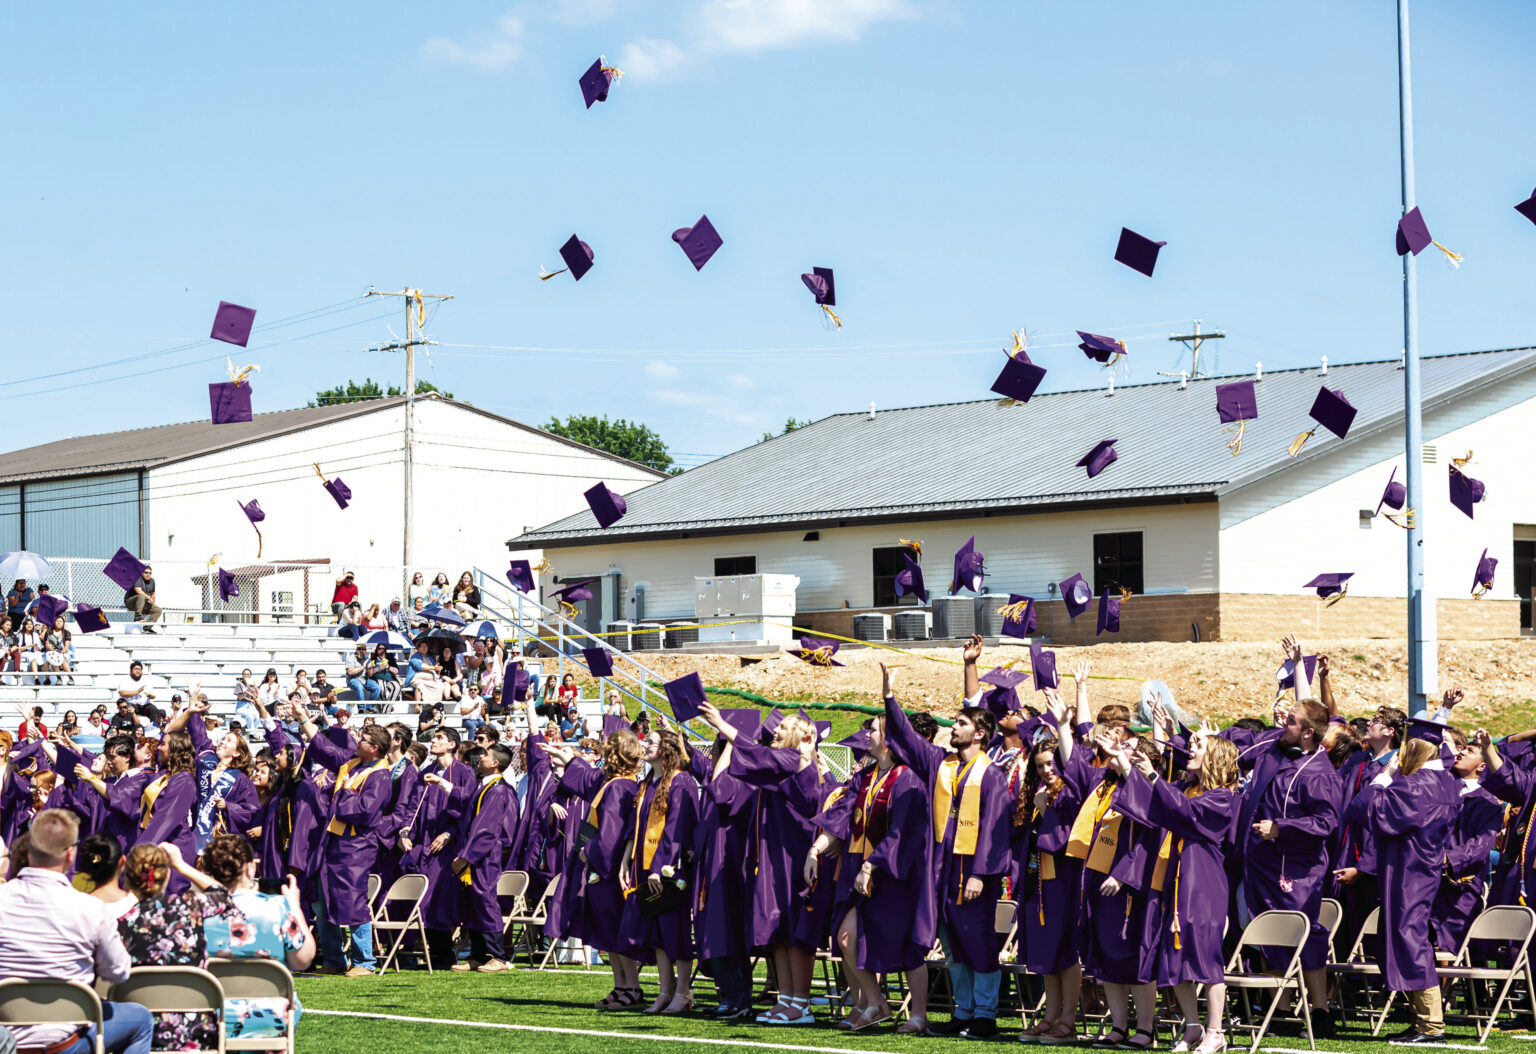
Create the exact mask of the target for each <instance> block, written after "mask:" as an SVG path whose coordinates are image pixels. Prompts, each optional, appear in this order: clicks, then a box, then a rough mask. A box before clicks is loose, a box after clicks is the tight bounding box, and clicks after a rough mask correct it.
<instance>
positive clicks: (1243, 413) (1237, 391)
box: [1216, 381, 1259, 457]
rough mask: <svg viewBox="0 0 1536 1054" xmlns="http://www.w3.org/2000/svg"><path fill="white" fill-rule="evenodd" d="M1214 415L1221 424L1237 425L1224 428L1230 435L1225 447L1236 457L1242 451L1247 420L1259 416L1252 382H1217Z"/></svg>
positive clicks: (1257, 399)
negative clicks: (1218, 418) (1219, 419)
mask: <svg viewBox="0 0 1536 1054" xmlns="http://www.w3.org/2000/svg"><path fill="white" fill-rule="evenodd" d="M1216 415H1217V416H1218V417H1220V418H1221V423H1222V424H1224V425H1236V426H1237V427H1235V428H1227V429H1224V431H1225V432H1226V433H1227V434H1228V435H1229V436H1231V437H1232V438H1230V439H1228V440H1227V449H1228V450H1230V451H1232V456H1233V457H1236V456H1237V455H1238V454H1240V453H1242V451H1243V434H1244V433H1245V432H1246V431H1247V430H1248V422H1249V421H1255V420H1257V419H1258V416H1259V396H1258V392H1257V390H1256V389H1255V388H1254V384H1253V382H1252V381H1232V382H1231V383H1230V384H1218V385H1217V386H1216Z"/></svg>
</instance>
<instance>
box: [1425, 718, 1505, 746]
mask: <svg viewBox="0 0 1536 1054" xmlns="http://www.w3.org/2000/svg"><path fill="white" fill-rule="evenodd" d="M1446 727H1447V726H1445V725H1442V724H1440V723H1439V722H1438V721H1431V720H1430V719H1429V718H1427V717H1410V718H1409V719H1408V730H1407V737H1408V738H1409V739H1422V740H1424V742H1426V743H1433V744H1434V745H1435V746H1437V747H1438V746H1439V745H1440V744H1441V743H1442V742H1443V741H1444V737H1445V729H1446ZM1500 753H1503V750H1502V749H1501V750H1500Z"/></svg>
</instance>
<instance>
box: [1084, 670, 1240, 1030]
mask: <svg viewBox="0 0 1536 1054" xmlns="http://www.w3.org/2000/svg"><path fill="white" fill-rule="evenodd" d="M1152 712H1153V720H1154V721H1156V722H1158V723H1160V724H1162V723H1165V722H1166V723H1167V724H1171V721H1169V720H1168V718H1167V713H1166V711H1164V710H1163V709H1162V705H1161V701H1160V700H1159V699H1157V698H1156V697H1154V699H1153V704H1152ZM1114 763H1115V765H1116V767H1117V769H1118V770H1119V772H1120V773H1121V776H1122V779H1123V784H1122V786H1121V789H1120V792H1119V794H1118V795H1117V796H1116V799H1115V808H1116V809H1118V810H1119V811H1120V812H1121V813H1122V814H1124V815H1125V816H1128V817H1130V818H1131V819H1133V820H1136V821H1137V822H1138V823H1141V824H1146V825H1147V826H1148V827H1150V828H1151V829H1153V830H1156V831H1158V832H1159V839H1160V844H1159V848H1158V851H1157V860H1156V863H1155V864H1154V866H1153V871H1152V878H1151V886H1152V888H1153V889H1155V890H1158V891H1160V892H1161V894H1162V896H1161V898H1160V904H1159V907H1160V911H1159V913H1158V918H1157V919H1156V923H1155V925H1154V927H1153V929H1152V937H1151V941H1152V943H1154V944H1155V951H1156V953H1157V959H1158V967H1157V983H1158V985H1159V986H1162V987H1165V988H1167V987H1171V988H1173V990H1174V995H1175V997H1176V998H1177V999H1178V1003H1179V1009H1180V1011H1181V1012H1182V1013H1183V1016H1184V1035H1183V1036H1182V1037H1181V1038H1180V1040H1179V1042H1178V1043H1177V1044H1176V1045H1175V1046H1174V1050H1175V1051H1176V1052H1177V1051H1188V1050H1194V1051H1197V1052H1198V1054H1216V1052H1219V1051H1223V1050H1226V1049H1227V1041H1226V1035H1225V1032H1224V1030H1223V1028H1222V1025H1223V1020H1222V1011H1223V1008H1224V1005H1225V1001H1226V985H1225V984H1224V983H1223V982H1224V978H1225V976H1226V974H1225V969H1226V957H1225V955H1224V954H1223V951H1222V941H1223V936H1224V932H1225V929H1226V924H1227V892H1228V891H1227V873H1226V857H1227V855H1228V854H1229V853H1230V852H1231V848H1232V844H1233V842H1234V840H1235V839H1236V833H1237V818H1238V812H1239V808H1240V805H1241V793H1240V792H1239V790H1238V780H1239V777H1240V772H1239V769H1238V763H1237V748H1236V747H1235V746H1233V745H1232V743H1231V742H1230V741H1228V740H1226V739H1222V738H1220V737H1219V736H1217V735H1216V729H1215V727H1214V726H1210V725H1202V726H1201V727H1200V729H1199V730H1198V731H1197V732H1196V733H1195V734H1194V736H1193V737H1192V738H1191V740H1190V744H1189V757H1188V759H1187V760H1186V761H1185V765H1184V775H1183V777H1182V778H1180V779H1179V780H1177V781H1175V782H1169V781H1168V780H1165V779H1161V778H1159V777H1158V774H1157V773H1156V772H1155V771H1154V768H1153V765H1152V762H1151V761H1150V760H1149V759H1148V758H1147V757H1146V755H1144V754H1142V753H1140V752H1131V751H1128V750H1125V749H1124V747H1123V746H1117V747H1116V748H1115V752H1114ZM1197 985H1206V986H1208V987H1207V991H1206V1000H1207V1011H1206V1018H1205V1024H1204V1026H1203V1027H1202V1026H1201V1024H1200V1021H1201V1018H1200V1013H1199V998H1198V990H1197V987H1196V986H1197Z"/></svg>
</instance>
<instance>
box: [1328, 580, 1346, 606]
mask: <svg viewBox="0 0 1536 1054" xmlns="http://www.w3.org/2000/svg"><path fill="white" fill-rule="evenodd" d="M1348 592H1349V583H1348V582H1345V583H1344V584H1343V585H1341V586H1339V591H1338V592H1337V593H1335V594H1333V596H1331V597H1329V598H1328V599H1327V600H1325V601H1323V607H1325V608H1331V607H1333V605H1335V604H1337V603H1338V602H1339V601H1341V600H1343V599H1344V596H1345V594H1346V593H1348Z"/></svg>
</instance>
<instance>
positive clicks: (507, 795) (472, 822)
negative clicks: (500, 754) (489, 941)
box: [445, 775, 518, 933]
mask: <svg viewBox="0 0 1536 1054" xmlns="http://www.w3.org/2000/svg"><path fill="white" fill-rule="evenodd" d="M517 815H518V812H517V792H516V791H515V790H513V789H512V786H511V784H509V783H508V782H507V781H506V780H505V779H503V778H501V777H500V776H499V775H498V776H497V777H496V778H495V779H494V780H492V781H491V782H490V783H488V784H485V785H484V786H481V785H479V784H477V785H476V786H475V787H474V789H473V790H472V792H471V794H470V799H469V802H468V804H467V805H466V806H465V809H464V816H463V818H462V820H460V822H459V837H458V838H457V839H455V840H454V848H453V852H452V854H451V855H452V856H456V857H463V858H464V859H465V860H468V861H469V871H468V872H467V873H468V875H469V876H470V884H469V885H467V886H466V885H464V883H463V880H462V879H461V878H460V877H459V876H457V875H454V874H453V873H452V871H451V870H450V871H449V872H448V874H447V875H446V876H445V881H447V882H450V883H452V884H453V885H454V886H455V887H456V888H457V889H458V890H459V903H460V919H461V921H462V924H463V926H464V928H465V929H468V930H474V931H475V932H477V933H500V932H501V928H502V927H501V904H500V902H499V901H498V900H497V899H496V883H497V881H498V880H500V878H501V870H502V868H501V861H502V854H503V853H504V852H505V850H506V847H507V844H508V843H509V842H511V840H512V835H513V833H514V832H515V831H516V829H517Z"/></svg>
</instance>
